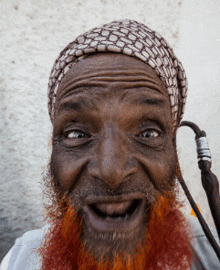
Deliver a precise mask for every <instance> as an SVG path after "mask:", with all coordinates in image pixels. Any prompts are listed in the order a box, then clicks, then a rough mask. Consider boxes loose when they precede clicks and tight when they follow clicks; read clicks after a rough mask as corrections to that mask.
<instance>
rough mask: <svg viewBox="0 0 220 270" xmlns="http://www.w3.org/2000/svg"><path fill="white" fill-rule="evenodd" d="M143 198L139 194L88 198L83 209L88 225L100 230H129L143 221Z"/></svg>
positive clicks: (144, 204)
mask: <svg viewBox="0 0 220 270" xmlns="http://www.w3.org/2000/svg"><path fill="white" fill-rule="evenodd" d="M145 206H146V203H145V200H144V198H143V197H142V196H140V195H139V194H132V195H129V196H123V197H122V196H120V197H113V198H100V197H98V198H97V197H95V198H89V199H87V200H86V205H85V206H84V208H83V210H84V212H85V214H86V217H87V220H88V221H89V223H90V225H92V226H93V227H94V228H95V229H98V230H101V231H113V230H114V231H128V230H129V231H130V230H131V229H134V228H135V227H136V226H137V225H138V224H140V223H141V222H143V220H144V217H145V209H146V208H145Z"/></svg>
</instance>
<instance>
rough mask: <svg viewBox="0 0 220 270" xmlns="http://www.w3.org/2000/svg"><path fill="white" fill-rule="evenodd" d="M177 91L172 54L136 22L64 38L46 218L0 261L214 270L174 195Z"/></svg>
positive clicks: (54, 86)
mask: <svg viewBox="0 0 220 270" xmlns="http://www.w3.org/2000/svg"><path fill="white" fill-rule="evenodd" d="M186 91H187V82H186V77H185V72H184V69H183V67H182V65H181V63H180V62H179V60H178V59H177V58H176V57H175V55H174V53H173V51H172V49H171V48H170V46H169V45H168V43H167V42H166V41H165V40H164V39H163V38H162V37H161V36H160V35H158V34H157V33H156V32H154V31H152V30H150V29H149V28H147V27H146V26H144V25H143V24H140V23H138V22H135V21H128V20H125V21H118V22H112V23H110V24H107V25H104V26H103V27H101V28H95V29H92V30H91V31H89V32H87V33H85V34H84V35H82V36H79V37H78V38H77V39H76V40H75V41H74V42H72V43H70V44H69V45H68V46H67V47H66V48H65V49H64V50H63V51H62V52H61V54H60V55H59V57H58V59H57V60H56V62H55V64H54V67H53V69H52V72H51V76H50V81H49V114H50V118H51V121H52V124H53V138H52V139H53V148H52V155H51V162H50V166H49V173H48V178H47V179H45V181H46V186H47V187H49V191H50V197H51V205H50V206H49V207H48V217H49V221H50V225H49V226H46V227H45V228H43V229H41V230H36V231H33V232H29V233H26V234H25V235H24V236H23V237H22V238H20V239H18V240H17V241H16V243H15V246H14V247H13V248H12V249H11V251H10V252H9V254H8V255H7V256H6V257H5V259H4V260H3V262H2V270H3V269H42V270H46V269H54V270H55V269H63V270H64V269H88V270H89V269H100V270H101V269H109V270H110V269H115V270H116V269H118V270H120V269H130V270H132V269H139V270H140V269H163V270H164V269H179V270H180V269H181V270H184V269H218V268H219V262H218V260H217V258H216V255H215V254H214V252H213V251H212V249H211V247H210V245H209V243H208V242H207V240H206V239H205V237H204V234H203V232H202V231H201V229H200V227H199V225H197V224H196V221H193V222H194V226H193V227H190V225H189V224H188V223H187V221H186V220H185V218H184V217H183V216H182V214H181V212H180V210H179V207H180V206H181V205H180V203H178V201H177V199H176V192H177V191H176V178H178V177H181V173H180V169H179V164H178V158H177V153H176V140H175V136H176V131H177V128H178V127H179V125H180V121H181V119H182V115H183V111H184V104H185V100H186ZM194 230H196V232H194Z"/></svg>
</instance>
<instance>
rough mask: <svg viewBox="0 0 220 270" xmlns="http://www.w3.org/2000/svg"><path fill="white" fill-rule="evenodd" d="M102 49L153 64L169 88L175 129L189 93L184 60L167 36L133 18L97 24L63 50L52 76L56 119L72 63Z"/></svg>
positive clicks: (51, 102)
mask: <svg viewBox="0 0 220 270" xmlns="http://www.w3.org/2000/svg"><path fill="white" fill-rule="evenodd" d="M98 52H115V53H121V54H125V55H129V56H132V57H136V58H137V59H139V60H141V61H143V62H145V63H146V64H148V65H149V66H150V67H152V68H153V69H154V70H155V71H156V73H157V74H158V76H159V77H160V79H161V80H162V81H163V83H164V84H165V86H166V88H167V91H168V94H169V98H170V106H171V112H172V123H173V127H174V129H176V128H177V127H178V126H179V125H180V121H181V119H182V116H183V112H184V107H185V101H186V93H187V79H186V75H185V71H184V69H183V67H182V64H181V62H180V61H179V60H178V59H177V58H176V56H175V55H174V53H173V50H172V48H171V47H170V45H169V44H168V43H167V41H166V40H165V39H164V38H163V37H161V36H160V35H159V34H158V33H156V32H155V31H152V30H151V29H149V28H148V27H147V26H145V25H144V24H141V23H138V22H136V21H133V20H122V21H114V22H111V23H109V24H105V25H103V26H102V27H98V28H93V29H92V30H90V31H88V32H86V33H85V34H83V35H80V36H79V37H77V38H76V40H75V41H73V42H71V43H70V44H69V45H68V46H67V47H66V48H65V49H64V50H63V51H62V52H61V53H60V55H59V57H58V58H57V60H56V61H55V63H54V66H53V68H52V71H51V74H50V79H49V89H48V97H49V102H48V107H49V114H50V119H51V121H52V123H53V118H54V104H55V101H56V94H57V89H58V87H59V84H60V82H61V80H62V79H63V77H64V76H65V74H66V73H67V72H68V70H69V69H70V68H71V66H72V65H75V64H76V63H77V62H78V61H79V60H81V59H83V58H85V57H87V56H88V55H90V54H91V53H98Z"/></svg>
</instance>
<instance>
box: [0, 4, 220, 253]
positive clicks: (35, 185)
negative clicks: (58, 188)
mask: <svg viewBox="0 0 220 270" xmlns="http://www.w3.org/2000/svg"><path fill="white" fill-rule="evenodd" d="M0 13H1V21H0V44H1V51H0V74H1V75H2V76H1V78H0V87H1V88H0V104H1V106H0V134H1V138H0V147H1V149H0V230H1V231H0V234H1V235H3V241H1V243H0V254H1V255H0V258H1V256H2V254H4V253H5V252H6V251H7V249H8V248H9V247H10V246H11V244H12V243H13V241H14V238H15V237H18V236H19V235H21V234H22V233H23V232H24V231H26V230H28V229H32V228H35V227H39V226H41V225H42V220H43V219H42V208H41V204H42V201H41V196H40V193H41V190H40V185H39V182H40V181H41V179H42V176H41V174H42V172H43V170H44V169H45V167H46V165H47V162H48V161H49V153H50V147H49V143H48V142H49V138H50V135H51V124H50V122H49V117H48V114H47V98H46V94H47V82H48V76H49V72H50V69H51V67H52V65H53V62H54V60H55V58H56V57H57V55H58V54H59V52H60V51H61V49H62V48H63V47H64V46H66V45H67V44H68V43H69V42H71V41H73V40H74V38H75V37H77V35H79V34H82V33H83V32H84V31H86V30H89V29H91V28H92V27H95V26H98V25H101V24H103V23H106V22H110V21H112V20H115V19H123V18H131V19H135V20H137V21H140V22H143V23H145V24H146V25H148V26H149V27H151V28H152V29H154V30H157V31H158V32H159V33H161V34H162V35H163V36H164V37H165V38H166V39H167V40H168V42H169V43H170V44H171V45H172V47H173V48H174V51H175V52H176V55H177V56H178V57H179V58H180V60H181V61H182V63H183V65H184V67H185V69H186V72H187V75H188V79H189V96H188V103H187V107H186V114H185V117H184V119H187V120H192V121H195V122H196V123H198V124H199V126H200V127H201V128H202V129H205V130H206V132H207V133H208V138H209V144H210V148H211V151H212V154H213V171H214V172H215V173H216V174H217V175H218V176H220V157H219V155H218V153H219V150H220V141H219V126H220V117H219V112H220V107H219V106H220V105H219V104H220V93H219V90H220V53H219V48H220V18H219V14H220V5H219V1H218V0H209V1H199V0H178V1H174V0H173V1H172V0H165V1H161V0H154V1H150V0H138V1H135V0H130V1H128V0H117V1H114V0H108V1H107V0H100V1H99V0H65V1H60V0H41V1H40V0H38V1H34V0H32V1H31V0H30V1H28V0H1V1H0ZM178 141H179V146H178V150H179V154H180V161H181V167H182V169H183V172H184V177H185V178H186V180H187V183H188V184H189V187H190V189H191V190H192V192H193V195H194V197H195V199H196V200H197V202H198V203H199V204H200V206H201V207H202V212H203V213H204V215H205V217H206V218H208V221H209V222H212V221H211V218H210V215H209V211H208V207H207V206H206V205H205V199H204V197H205V195H204V192H203V191H202V188H201V184H200V176H199V174H200V172H199V170H198V169H197V161H196V152H195V146H194V135H193V133H192V132H191V131H190V130H187V128H182V129H181V130H180V132H179V135H178ZM189 211H190V209H189V207H186V212H187V214H188V213H189ZM3 247H4V249H3ZM1 249H2V250H1ZM1 252H2V253H1Z"/></svg>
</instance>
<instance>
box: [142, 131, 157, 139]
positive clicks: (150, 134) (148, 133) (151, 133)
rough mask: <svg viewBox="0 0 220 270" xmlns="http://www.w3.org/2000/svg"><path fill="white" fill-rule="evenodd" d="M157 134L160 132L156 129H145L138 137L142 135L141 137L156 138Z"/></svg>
mask: <svg viewBox="0 0 220 270" xmlns="http://www.w3.org/2000/svg"><path fill="white" fill-rule="evenodd" d="M159 136H160V134H159V132H158V131H156V130H146V131H144V132H143V133H141V134H140V137H142V138H156V137H159Z"/></svg>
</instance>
